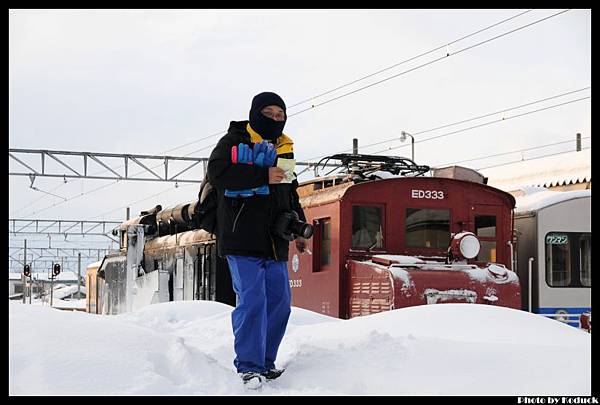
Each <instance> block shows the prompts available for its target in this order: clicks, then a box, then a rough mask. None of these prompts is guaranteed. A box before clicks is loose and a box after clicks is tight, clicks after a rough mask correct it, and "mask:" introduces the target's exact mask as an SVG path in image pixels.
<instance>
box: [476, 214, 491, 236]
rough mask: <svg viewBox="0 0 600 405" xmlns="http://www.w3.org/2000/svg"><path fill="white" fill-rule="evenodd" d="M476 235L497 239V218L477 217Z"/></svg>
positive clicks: (488, 216) (489, 216)
mask: <svg viewBox="0 0 600 405" xmlns="http://www.w3.org/2000/svg"><path fill="white" fill-rule="evenodd" d="M475 234H476V235H477V236H483V237H489V238H494V237H496V217H495V216H493V215H477V216H475Z"/></svg>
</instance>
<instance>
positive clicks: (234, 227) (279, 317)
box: [208, 92, 307, 388]
mask: <svg viewBox="0 0 600 405" xmlns="http://www.w3.org/2000/svg"><path fill="white" fill-rule="evenodd" d="M286 120H287V115H286V106H285V103H284V101H283V99H282V98H281V97H280V96H278V95H277V94H275V93H272V92H263V93H260V94H258V95H256V96H255V97H254V98H253V100H252V105H251V108H250V116H249V120H248V121H231V123H230V126H229V130H228V132H227V134H226V135H225V136H223V137H222V138H221V139H220V140H219V142H218V144H217V146H216V147H215V149H214V150H213V151H212V153H211V155H210V158H209V162H208V180H209V182H210V184H212V186H213V187H214V188H215V189H216V192H217V228H216V235H217V246H218V247H217V249H218V253H219V255H220V256H221V257H226V259H227V262H228V264H229V270H230V273H231V278H232V282H233V289H234V291H235V293H236V295H237V305H236V308H235V309H234V310H233V312H232V316H231V321H232V327H233V333H234V337H235V340H234V349H235V353H236V358H235V360H234V365H235V367H236V369H237V371H238V373H240V375H241V377H242V380H243V381H244V384H245V385H246V386H248V387H249V388H258V387H260V386H261V385H262V382H263V380H271V379H274V378H277V377H279V375H281V373H282V372H283V370H278V369H277V368H276V367H275V359H276V357H277V350H278V348H279V345H280V343H281V341H282V339H283V336H284V334H285V330H286V327H287V322H288V319H289V316H290V312H291V291H290V286H289V279H288V273H287V260H288V248H289V240H288V239H284V238H283V237H281V236H280V234H279V233H278V232H277V230H276V228H275V227H276V224H278V223H279V224H281V221H280V219H281V215H286V214H294V213H295V214H294V215H297V218H298V220H299V221H302V222H304V221H306V217H305V216H304V212H303V210H302V208H301V206H300V202H299V197H298V193H297V191H296V189H297V187H298V181H297V180H296V178H295V174H292V177H293V180H291V181H289V180H287V177H286V172H285V171H284V170H282V169H281V168H279V167H277V165H278V161H279V160H281V159H293V158H294V154H293V141H292V139H291V138H290V137H288V136H287V135H285V134H284V133H283V132H282V131H283V128H284V126H285V123H286ZM295 243H296V247H297V249H298V250H299V251H300V252H304V251H305V250H306V244H307V241H306V239H304V238H302V237H297V238H296V239H295Z"/></svg>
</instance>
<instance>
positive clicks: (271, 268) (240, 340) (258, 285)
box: [227, 255, 291, 373]
mask: <svg viewBox="0 0 600 405" xmlns="http://www.w3.org/2000/svg"><path fill="white" fill-rule="evenodd" d="M227 262H228V263H229V271H230V273H231V279H232V281H233V290H234V291H235V293H236V295H237V305H236V307H235V309H234V310H233V312H232V314H231V324H232V326H233V334H234V337H235V340H234V349H235V354H236V358H235V360H234V361H233V364H234V365H235V367H236V369H237V371H238V373H245V372H248V371H254V372H258V373H261V372H264V371H267V370H270V369H273V368H275V358H276V357H277V349H278V348H279V344H280V343H281V340H282V339H283V335H284V334H285V329H286V327H287V323H288V319H289V317H290V313H291V292H290V285H289V279H288V272H287V262H285V261H274V260H268V259H264V258H260V257H250V256H233V255H228V256H227Z"/></svg>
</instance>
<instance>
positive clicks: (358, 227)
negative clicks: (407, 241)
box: [352, 205, 383, 249]
mask: <svg viewBox="0 0 600 405" xmlns="http://www.w3.org/2000/svg"><path fill="white" fill-rule="evenodd" d="M352 247H353V248H364V249H372V248H382V247H383V229H382V209H381V207H373V206H365V205H355V206H353V207H352Z"/></svg>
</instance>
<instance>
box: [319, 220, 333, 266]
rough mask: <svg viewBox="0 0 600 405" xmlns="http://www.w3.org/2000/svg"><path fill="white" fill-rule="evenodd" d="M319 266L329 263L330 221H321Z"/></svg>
mask: <svg viewBox="0 0 600 405" xmlns="http://www.w3.org/2000/svg"><path fill="white" fill-rule="evenodd" d="M319 223H320V225H321V235H320V237H321V240H320V242H321V266H323V265H327V264H330V263H331V219H329V218H327V219H321V220H320V221H319Z"/></svg>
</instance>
